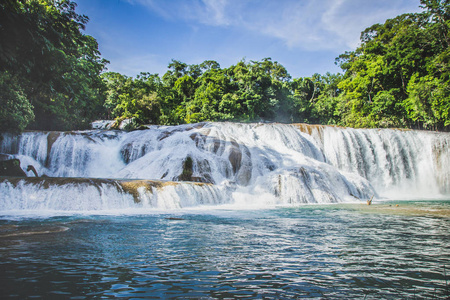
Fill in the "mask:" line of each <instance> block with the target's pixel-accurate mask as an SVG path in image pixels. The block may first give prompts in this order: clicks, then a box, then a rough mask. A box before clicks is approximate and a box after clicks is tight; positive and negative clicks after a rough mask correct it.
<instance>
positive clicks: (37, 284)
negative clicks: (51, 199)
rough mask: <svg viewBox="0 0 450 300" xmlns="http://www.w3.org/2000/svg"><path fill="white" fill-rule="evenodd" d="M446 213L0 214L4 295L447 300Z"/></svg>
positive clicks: (417, 205)
mask: <svg viewBox="0 0 450 300" xmlns="http://www.w3.org/2000/svg"><path fill="white" fill-rule="evenodd" d="M389 205H391V206H389ZM449 210H450V202H449V201H447V202H444V201H441V202H431V201H430V202H404V203H403V202H402V203H401V204H400V206H399V207H397V206H395V203H383V204H376V205H373V206H371V207H367V206H362V205H333V206H316V205H308V206H302V207H299V208H279V209H274V210H260V211H220V210H216V211H212V212H208V213H206V212H201V213H199V212H186V211H185V212H179V213H178V214H176V215H174V214H172V215H168V214H153V215H134V216H65V217H51V218H45V219H43V218H28V219H21V220H18V219H17V218H16V219H7V218H3V220H1V221H0V283H1V284H0V295H3V296H6V297H16V298H19V299H20V298H24V297H32V296H40V297H42V298H44V299H46V298H49V297H61V298H73V299H84V298H93V297H125V298H181V299H186V298H192V299H197V298H205V299H211V298H227V297H229V298H276V299H280V298H286V299H287V298H296V297H307V298H315V297H317V298H327V299H328V298H347V299H348V298H354V299H364V298H365V299H380V298H388V299H398V298H413V297H421V298H424V297H428V298H433V297H435V298H445V297H446V296H447V297H448V293H447V294H446V283H445V279H446V278H445V276H444V268H443V267H444V266H447V268H448V269H450V261H449V258H450V235H449V232H450V218H449V215H448V211H449ZM436 212H438V213H436ZM448 269H447V273H450V271H449V270H448ZM447 280H448V281H449V282H450V276H449V275H448V274H447Z"/></svg>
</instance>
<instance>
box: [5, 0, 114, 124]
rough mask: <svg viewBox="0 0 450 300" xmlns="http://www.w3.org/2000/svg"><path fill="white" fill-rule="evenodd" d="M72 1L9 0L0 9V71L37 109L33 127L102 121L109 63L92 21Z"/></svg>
mask: <svg viewBox="0 0 450 300" xmlns="http://www.w3.org/2000/svg"><path fill="white" fill-rule="evenodd" d="M75 7H76V4H75V3H74V2H71V1H69V0H61V1H52V0H39V1H38V0H6V1H3V2H2V4H0V28H1V30H0V41H1V46H0V72H2V73H4V72H8V73H10V74H11V75H12V76H14V77H15V78H17V83H18V84H17V85H16V86H15V87H14V88H16V89H17V90H18V91H22V92H23V93H24V94H25V95H26V98H27V100H28V101H29V103H31V104H32V106H33V107H34V114H35V121H34V123H32V124H31V127H32V128H39V129H71V128H83V127H85V126H87V125H88V124H89V122H91V121H92V120H93V119H95V118H97V117H99V116H102V114H103V110H104V108H103V105H102V104H103V101H104V99H103V98H102V95H103V90H104V85H103V81H102V80H101V78H100V77H99V75H100V72H101V71H102V70H103V69H104V66H105V64H106V61H105V60H103V59H101V58H100V53H99V51H98V45H97V42H96V41H95V39H93V38H92V37H90V36H87V35H84V34H82V33H81V30H82V29H84V26H85V24H86V23H87V21H88V18H87V17H86V16H82V15H78V14H76V12H75Z"/></svg>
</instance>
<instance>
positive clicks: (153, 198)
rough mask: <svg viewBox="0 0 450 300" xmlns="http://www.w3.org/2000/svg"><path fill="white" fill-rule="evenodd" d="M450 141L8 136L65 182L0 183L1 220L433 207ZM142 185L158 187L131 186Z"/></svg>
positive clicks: (319, 129)
mask: <svg viewBox="0 0 450 300" xmlns="http://www.w3.org/2000/svg"><path fill="white" fill-rule="evenodd" d="M449 141H450V135H449V134H446V133H431V132H418V131H401V130H388V129H383V130H380V129H350V128H338V127H330V126H311V125H303V124H298V125H283V124H239V123H199V124H193V125H180V126H150V127H149V129H148V130H142V131H134V132H124V131H105V130H91V131H79V132H25V133H23V134H21V135H12V134H4V135H3V137H2V141H1V144H0V152H2V153H6V154H12V155H14V156H15V157H16V158H18V159H20V161H21V167H22V168H23V169H24V170H25V171H26V169H27V166H28V165H33V166H34V167H35V168H36V170H37V172H38V174H39V175H43V174H44V175H46V176H49V177H64V178H65V179H64V180H62V181H61V180H60V181H57V182H55V180H57V179H55V178H52V179H43V178H41V179H40V180H41V181H40V182H41V183H39V184H38V183H36V182H34V181H32V180H31V178H29V179H14V180H12V179H8V178H4V179H2V180H1V182H0V190H1V191H2V192H1V195H0V201H1V203H2V204H1V206H0V210H14V209H44V208H45V209H57V210H61V209H62V210H102V209H123V208H126V207H147V208H157V209H171V208H181V207H188V206H189V207H192V206H199V205H221V204H232V205H236V206H251V207H254V206H262V207H266V206H268V205H295V204H300V203H334V202H344V201H357V200H362V201H365V200H367V199H369V198H371V197H372V196H373V195H376V196H377V197H388V198H395V197H399V198H405V197H408V196H414V197H421V198H424V197H434V198H436V197H442V196H443V195H448V193H449V192H450V171H449V170H450V161H449V157H450V150H449ZM28 175H29V176H34V175H33V174H32V173H31V172H29V173H28ZM67 177H71V178H73V177H78V178H108V180H106V179H104V180H106V181H101V180H100V181H99V180H94V179H91V180H82V182H79V181H76V180H75V179H73V180H72V181H71V180H70V179H68V178H67ZM112 179H114V180H112ZM77 180H81V179H77ZM111 180H112V181H111ZM123 180H127V182H128V183H127V184H125V185H124V184H123ZM145 180H157V181H163V182H164V184H162V185H159V186H158V188H148V186H147V187H146V186H145V185H142V184H137V183H138V182H141V183H142V181H145ZM74 181H76V182H74ZM165 181H167V182H165ZM172 181H176V182H178V183H176V184H175V183H171V182H172ZM186 181H190V182H186ZM192 181H198V182H203V183H207V184H196V183H193V182H192ZM45 182H47V183H45ZM129 182H135V183H136V184H131V185H130V184H129ZM169 183H170V184H169ZM123 186H127V187H128V188H123ZM39 201H40V202H39ZM64 203H65V204H64Z"/></svg>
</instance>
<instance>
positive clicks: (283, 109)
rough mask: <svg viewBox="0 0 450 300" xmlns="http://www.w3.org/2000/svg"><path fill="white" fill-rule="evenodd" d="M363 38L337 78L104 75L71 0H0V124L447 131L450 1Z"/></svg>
mask: <svg viewBox="0 0 450 300" xmlns="http://www.w3.org/2000/svg"><path fill="white" fill-rule="evenodd" d="M421 7H422V11H421V12H420V13H411V14H403V15H400V16H397V17H395V18H393V19H389V20H386V22H385V23H384V24H375V25H373V26H371V27H369V28H367V29H365V30H364V31H363V32H362V33H361V38H360V46H359V47H358V48H357V49H355V50H354V51H349V52H346V53H343V54H341V55H340V56H339V57H338V58H337V59H336V63H337V64H338V65H339V66H340V67H341V69H342V71H343V73H342V74H340V73H338V74H330V73H326V74H323V75H321V74H314V75H312V76H310V77H304V78H292V77H291V76H290V75H289V73H288V71H287V70H286V68H284V67H283V66H282V65H281V64H279V63H278V62H277V61H273V60H272V59H271V58H264V59H262V60H260V61H246V60H244V59H243V60H241V61H239V62H237V63H236V64H235V65H232V66H230V67H228V68H221V66H220V65H219V63H218V62H216V61H214V60H206V61H204V62H202V63H200V64H191V65H189V64H186V63H183V62H181V61H178V60H172V61H171V62H170V64H169V65H168V69H167V72H166V73H165V74H163V75H162V76H160V75H159V74H152V73H149V72H142V73H140V74H139V75H137V76H135V77H128V76H125V75H122V74H119V73H115V72H104V71H105V67H106V64H107V61H106V60H105V59H102V58H101V55H100V52H99V51H98V44H97V42H96V40H95V39H94V38H93V37H91V36H88V35H85V34H83V32H82V30H83V29H84V26H85V25H86V24H87V22H88V18H87V17H86V16H81V15H78V14H77V13H76V12H75V8H76V4H75V3H74V2H72V1H69V0H61V1H51V0H40V1H37V0H6V1H3V3H2V4H0V106H1V107H2V110H1V112H0V128H1V130H19V131H20V130H23V129H25V128H26V129H46V130H49V129H52V130H54V129H58V130H67V129H80V128H86V126H88V124H89V123H90V122H91V121H93V120H95V119H101V118H115V119H117V120H122V119H125V118H132V119H133V122H134V125H135V126H139V125H140V124H165V125H169V124H182V123H195V122H201V121H239V122H260V121H277V122H286V123H291V122H305V123H315V124H334V125H341V126H350V127H355V128H359V127H369V128H373V127H382V128H383V127H401V128H415V129H430V130H449V129H450V115H449V113H450V69H449V58H450V52H449V45H450V36H449V29H450V0H421Z"/></svg>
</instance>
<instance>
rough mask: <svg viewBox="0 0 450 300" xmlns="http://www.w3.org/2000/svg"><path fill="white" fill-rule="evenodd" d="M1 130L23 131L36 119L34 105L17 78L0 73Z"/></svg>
mask: <svg viewBox="0 0 450 300" xmlns="http://www.w3.org/2000/svg"><path fill="white" fill-rule="evenodd" d="M0 108H1V110H0V131H22V130H24V129H25V127H26V126H27V125H28V124H29V123H30V122H31V121H33V119H34V114H33V106H32V105H31V104H30V102H29V101H28V100H27V98H26V96H25V94H24V92H23V91H22V90H21V89H20V87H18V83H17V79H16V78H13V77H12V76H11V75H9V74H8V73H3V74H0Z"/></svg>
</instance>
